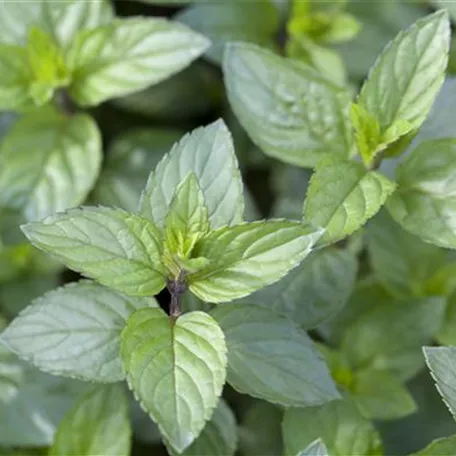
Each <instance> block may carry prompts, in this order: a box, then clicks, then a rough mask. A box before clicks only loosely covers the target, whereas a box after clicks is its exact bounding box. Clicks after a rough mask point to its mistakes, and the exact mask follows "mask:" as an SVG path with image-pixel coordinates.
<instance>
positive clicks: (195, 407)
mask: <svg viewBox="0 0 456 456" xmlns="http://www.w3.org/2000/svg"><path fill="white" fill-rule="evenodd" d="M121 355H122V360H123V363H124V368H125V371H126V372H127V379H128V383H129V385H130V388H131V389H132V390H133V391H134V393H135V395H136V397H137V398H138V400H139V401H140V402H141V405H142V407H143V408H144V409H145V410H146V411H147V412H148V413H149V414H150V416H151V417H152V419H153V420H154V421H155V422H156V423H157V424H158V427H159V428H160V431H161V433H162V434H163V437H164V438H165V439H166V440H167V441H168V443H169V444H170V445H171V446H172V447H173V448H174V449H175V450H176V451H178V452H182V451H184V450H185V449H186V448H188V447H189V446H190V445H191V444H192V443H193V441H194V440H195V439H196V438H197V437H198V436H199V435H200V433H201V431H202V430H203V428H204V426H205V423H206V421H208V420H209V419H210V417H211V415H212V412H213V410H214V408H215V407H216V405H217V402H218V398H219V396H220V395H221V393H222V387H223V385H224V383H225V376H226V345H225V337H224V335H223V333H222V330H221V329H220V327H219V326H218V324H217V322H216V321H215V320H214V319H213V318H212V317H210V316H209V315H208V314H206V313H203V312H190V313H187V314H184V315H182V316H180V317H178V318H177V319H176V320H175V321H174V322H170V319H169V318H168V316H167V315H166V314H165V313H164V312H163V311H162V310H161V309H142V310H138V311H137V312H135V313H134V314H133V315H132V316H131V317H130V318H129V320H128V322H127V326H126V328H125V330H124V332H123V333H122V342H121ZM157 398H161V399H160V400H157ZM163 398H166V399H165V400H163Z"/></svg>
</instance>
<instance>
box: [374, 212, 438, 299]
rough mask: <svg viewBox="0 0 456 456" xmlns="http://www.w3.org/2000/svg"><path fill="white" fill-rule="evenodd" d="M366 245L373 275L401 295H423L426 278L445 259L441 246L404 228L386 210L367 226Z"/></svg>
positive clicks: (430, 275) (429, 277) (427, 280)
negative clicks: (428, 241) (431, 243)
mask: <svg viewBox="0 0 456 456" xmlns="http://www.w3.org/2000/svg"><path fill="white" fill-rule="evenodd" d="M367 249H368V253H369V260H370V265H371V268H372V271H373V273H374V275H375V277H376V278H377V279H378V280H379V281H380V282H381V283H382V284H383V285H384V286H385V287H386V288H387V289H388V290H390V291H391V292H392V293H394V294H395V295H398V296H402V297H404V298H406V297H408V296H410V295H414V296H423V294H425V293H426V289H427V287H428V283H429V280H430V279H431V278H432V277H433V275H434V274H435V273H436V271H438V270H439V269H440V268H441V267H443V266H444V264H445V261H446V254H445V251H444V250H443V249H439V248H438V247H435V246H433V245H430V244H427V243H425V242H423V241H422V240H421V239H420V238H418V237H416V236H414V235H412V234H410V233H408V232H407V231H404V230H403V229H402V228H401V227H400V226H399V225H398V224H397V223H396V222H395V221H394V220H393V219H392V218H391V217H390V215H389V214H388V211H386V210H382V211H380V212H379V213H378V214H377V215H376V216H375V217H374V218H373V219H372V221H371V222H370V223H369V224H368V226H367Z"/></svg>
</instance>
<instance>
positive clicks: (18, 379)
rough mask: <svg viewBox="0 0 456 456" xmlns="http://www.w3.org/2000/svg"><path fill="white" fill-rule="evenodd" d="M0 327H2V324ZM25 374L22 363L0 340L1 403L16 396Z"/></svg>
mask: <svg viewBox="0 0 456 456" xmlns="http://www.w3.org/2000/svg"><path fill="white" fill-rule="evenodd" d="M0 329H2V325H1V324H0ZM23 375H24V369H23V366H22V363H21V362H20V361H19V360H18V359H17V357H16V356H15V355H14V354H13V353H12V352H11V351H10V350H9V349H8V348H7V347H5V346H4V345H3V344H2V342H1V341H0V404H1V403H2V402H6V401H10V400H11V399H13V398H14V397H15V396H16V394H17V392H18V390H19V386H20V384H21V383H22V379H23Z"/></svg>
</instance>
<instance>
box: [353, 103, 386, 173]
mask: <svg viewBox="0 0 456 456" xmlns="http://www.w3.org/2000/svg"><path fill="white" fill-rule="evenodd" d="M350 116H351V120H352V123H353V128H354V129H355V132H356V133H355V139H356V144H357V146H358V151H359V154H360V155H361V158H362V159H363V161H364V163H365V164H366V165H367V166H370V165H371V163H372V160H373V158H374V157H375V155H376V154H377V152H378V151H379V149H381V147H382V144H381V143H382V136H381V134H380V124H379V123H378V120H377V119H376V118H375V117H374V116H373V115H372V114H370V113H369V112H367V111H366V110H365V109H364V108H363V106H361V105H359V104H356V103H355V104H352V106H351V110H350Z"/></svg>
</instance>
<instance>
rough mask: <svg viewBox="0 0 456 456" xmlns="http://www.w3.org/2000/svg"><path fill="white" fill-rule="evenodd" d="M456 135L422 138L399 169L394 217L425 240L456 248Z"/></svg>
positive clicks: (392, 207)
mask: <svg viewBox="0 0 456 456" xmlns="http://www.w3.org/2000/svg"><path fill="white" fill-rule="evenodd" d="M455 173H456V139H449V138H448V139H436V140H429V141H424V142H422V143H421V144H420V145H419V146H418V147H416V148H415V149H414V150H413V151H412V152H411V154H410V155H408V156H407V158H406V159H405V160H404V161H403V162H402V163H401V164H400V165H399V167H398V169H397V181H398V189H397V192H395V194H394V195H393V196H392V198H391V199H390V200H389V201H388V209H389V211H390V213H391V215H392V216H393V218H394V219H395V220H396V222H398V223H399V224H400V225H401V226H402V227H403V228H404V229H406V230H407V231H409V232H410V233H412V234H415V235H417V236H419V237H421V238H422V239H423V240H424V241H426V242H430V243H431V244H435V245H438V246H441V247H446V248H453V249H454V248H456V198H455V192H456V185H455V183H456V180H455V179H454V176H455Z"/></svg>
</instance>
